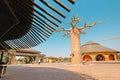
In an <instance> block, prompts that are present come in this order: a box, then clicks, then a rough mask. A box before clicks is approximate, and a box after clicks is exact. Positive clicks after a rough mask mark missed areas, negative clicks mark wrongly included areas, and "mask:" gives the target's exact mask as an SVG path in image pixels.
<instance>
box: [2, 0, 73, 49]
mask: <svg viewBox="0 0 120 80" xmlns="http://www.w3.org/2000/svg"><path fill="white" fill-rule="evenodd" d="M36 1H37V2H35V0H0V50H4V49H6V50H8V49H23V48H31V47H34V46H36V45H38V44H40V43H42V42H44V41H46V39H47V38H49V37H50V36H51V35H52V33H53V32H54V31H55V30H56V28H57V27H59V24H60V23H62V21H63V19H64V18H65V17H66V14H67V13H68V12H70V7H68V6H67V3H63V2H64V1H63V0H51V2H49V1H47V0H36ZM62 1H63V2H62ZM52 2H53V3H54V4H55V5H56V4H57V7H58V6H60V7H61V9H63V10H59V9H58V8H56V6H55V5H54V4H52V5H50V4H51V3H52ZM66 2H70V3H72V4H74V2H75V0H66ZM40 4H43V5H44V6H46V7H44V6H42V5H40ZM47 9H49V10H50V11H49V10H47ZM64 10H66V13H65V11H64ZM51 12H52V13H51ZM54 14H57V15H58V16H55V15H54Z"/></svg>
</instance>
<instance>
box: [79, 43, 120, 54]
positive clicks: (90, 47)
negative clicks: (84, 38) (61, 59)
mask: <svg viewBox="0 0 120 80" xmlns="http://www.w3.org/2000/svg"><path fill="white" fill-rule="evenodd" d="M81 50H82V53H86V52H118V51H116V50H114V49H110V48H107V47H105V46H102V45H100V44H98V43H95V42H92V41H88V42H87V43H86V44H84V45H82V46H81Z"/></svg>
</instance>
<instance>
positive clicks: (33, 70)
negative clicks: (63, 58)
mask: <svg viewBox="0 0 120 80" xmlns="http://www.w3.org/2000/svg"><path fill="white" fill-rule="evenodd" d="M4 80H120V64H90V65H71V64H69V63H42V64H17V65H8V68H7V74H6V77H5V78H4Z"/></svg>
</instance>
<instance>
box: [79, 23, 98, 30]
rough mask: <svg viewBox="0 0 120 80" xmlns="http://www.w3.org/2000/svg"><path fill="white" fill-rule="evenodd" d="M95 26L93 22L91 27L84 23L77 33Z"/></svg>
mask: <svg viewBox="0 0 120 80" xmlns="http://www.w3.org/2000/svg"><path fill="white" fill-rule="evenodd" d="M95 25H96V22H93V23H92V24H91V25H89V26H87V22H85V23H84V26H83V27H80V28H78V30H79V31H83V30H85V29H90V28H92V27H93V26H95Z"/></svg>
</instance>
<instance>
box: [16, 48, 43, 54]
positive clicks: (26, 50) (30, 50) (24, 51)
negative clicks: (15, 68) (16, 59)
mask: <svg viewBox="0 0 120 80" xmlns="http://www.w3.org/2000/svg"><path fill="white" fill-rule="evenodd" d="M16 52H21V53H41V52H40V51H37V50H34V49H31V48H26V49H18V50H16Z"/></svg>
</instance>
